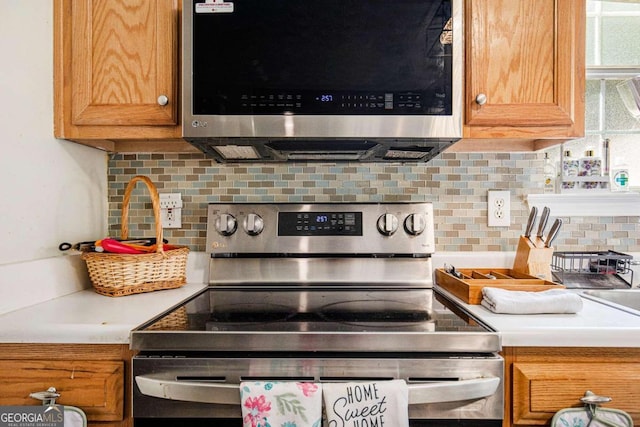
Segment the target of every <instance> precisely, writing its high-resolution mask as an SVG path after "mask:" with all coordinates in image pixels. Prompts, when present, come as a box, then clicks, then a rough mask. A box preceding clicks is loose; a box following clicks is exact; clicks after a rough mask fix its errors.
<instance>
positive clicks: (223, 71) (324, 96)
mask: <svg viewBox="0 0 640 427" xmlns="http://www.w3.org/2000/svg"><path fill="white" fill-rule="evenodd" d="M213 4H214V5H215V4H219V5H220V8H217V7H203V4H202V3H196V4H194V5H193V11H192V12H193V24H192V25H193V39H192V43H193V46H192V52H194V54H193V58H192V61H193V64H192V83H191V84H192V93H193V94H194V95H193V97H192V99H191V102H192V105H191V107H192V110H193V114H194V115H283V114H284V115H286V114H301V115H434V116H446V115H451V114H452V103H453V102H452V70H451V69H452V62H453V61H452V41H451V38H452V31H451V20H450V18H451V13H452V10H451V0H396V1H393V2H385V1H379V0H370V1H362V0H358V1H354V0H317V1H313V2H310V1H293V0H270V1H264V0H237V1H230V2H222V1H218V2H217V3H213ZM199 5H200V7H199ZM223 6H224V7H223Z"/></svg>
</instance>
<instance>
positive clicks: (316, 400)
mask: <svg viewBox="0 0 640 427" xmlns="http://www.w3.org/2000/svg"><path fill="white" fill-rule="evenodd" d="M240 402H241V405H242V425H243V427H283V426H284V427H320V426H321V424H322V385H321V384H315V383H298V382H264V381H259V382H242V383H240Z"/></svg>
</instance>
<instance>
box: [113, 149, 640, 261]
mask: <svg viewBox="0 0 640 427" xmlns="http://www.w3.org/2000/svg"><path fill="white" fill-rule="evenodd" d="M543 166H544V154H543V153H541V152H535V153H443V154H441V155H439V156H437V157H436V158H434V159H433V160H432V161H430V162H429V163H427V164H408V165H403V164H382V163H362V164H361V163H274V164H218V163H216V162H215V161H214V160H212V159H209V158H207V157H205V156H204V155H203V154H172V153H152V154H116V155H114V156H112V158H111V159H110V160H109V172H108V173H109V177H108V178H109V233H110V234H111V235H112V236H119V235H120V222H121V207H122V198H123V195H124V189H125V187H126V185H127V183H128V182H129V180H130V179H131V178H132V177H133V176H135V175H146V176H148V177H149V178H150V179H151V180H152V181H153V182H154V183H155V184H156V186H157V187H158V191H159V192H160V193H181V194H182V201H183V209H182V228H180V229H165V230H164V235H165V237H166V238H167V239H169V241H170V242H171V243H174V244H180V245H187V246H189V247H190V248H191V250H193V251H204V250H205V236H206V215H207V204H208V203H211V202H335V203H340V202H403V201H419V202H422V201H428V202H433V206H434V216H435V222H436V230H435V237H436V251H515V249H516V246H517V244H518V237H519V236H520V235H521V234H522V233H523V230H524V226H525V223H526V221H527V217H528V208H527V205H526V203H525V196H526V195H527V194H539V193H542V188H543V180H542V178H543ZM487 190H509V191H510V192H511V225H510V226H509V227H488V226H487ZM585 215H586V216H584V217H571V218H563V220H564V225H563V228H562V231H561V233H560V235H559V236H558V238H557V239H556V241H555V242H554V246H555V247H556V249H557V250H560V251H594V250H604V249H614V250H617V251H621V252H638V251H640V217H638V216H631V217H591V216H588V212H586V213H585ZM552 220H553V213H552V216H551V220H550V223H551V221H552ZM129 235H130V236H136V237H138V236H152V235H153V214H152V209H151V201H150V198H149V196H148V192H147V191H146V187H144V185H143V184H139V185H138V186H137V187H136V190H135V191H134V192H133V194H132V198H131V205H130V211H129Z"/></svg>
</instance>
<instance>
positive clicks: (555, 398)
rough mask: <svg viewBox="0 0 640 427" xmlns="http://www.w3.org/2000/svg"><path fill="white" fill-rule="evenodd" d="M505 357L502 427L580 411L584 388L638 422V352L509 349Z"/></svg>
mask: <svg viewBox="0 0 640 427" xmlns="http://www.w3.org/2000/svg"><path fill="white" fill-rule="evenodd" d="M503 356H504V358H505V397H506V398H505V422H504V426H505V427H506V426H514V427H515V426H540V425H550V421H551V418H552V417H553V415H554V414H555V413H556V412H558V411H559V410H561V409H565V408H569V407H582V406H583V405H582V403H581V402H580V398H581V397H582V396H583V395H584V393H585V392H586V391H587V390H589V391H592V392H593V393H595V394H598V395H602V396H608V397H611V398H612V399H613V400H612V401H611V402H610V403H608V404H605V405H603V407H610V408H616V409H621V410H623V411H626V412H628V413H629V414H630V415H631V417H632V418H633V420H634V423H636V424H640V405H639V404H638V401H639V399H640V348H590V347H585V348H576V347H571V348H567V347H564V348H562V347H553V348H547V347H510V348H505V349H504V351H503Z"/></svg>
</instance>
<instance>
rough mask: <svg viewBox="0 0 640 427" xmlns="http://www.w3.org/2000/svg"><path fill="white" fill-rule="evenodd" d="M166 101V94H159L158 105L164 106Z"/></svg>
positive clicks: (167, 100) (167, 101)
mask: <svg viewBox="0 0 640 427" xmlns="http://www.w3.org/2000/svg"><path fill="white" fill-rule="evenodd" d="M168 103H169V98H168V97H167V95H160V96H159V97H158V105H162V106H165V105H167V104H168Z"/></svg>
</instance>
